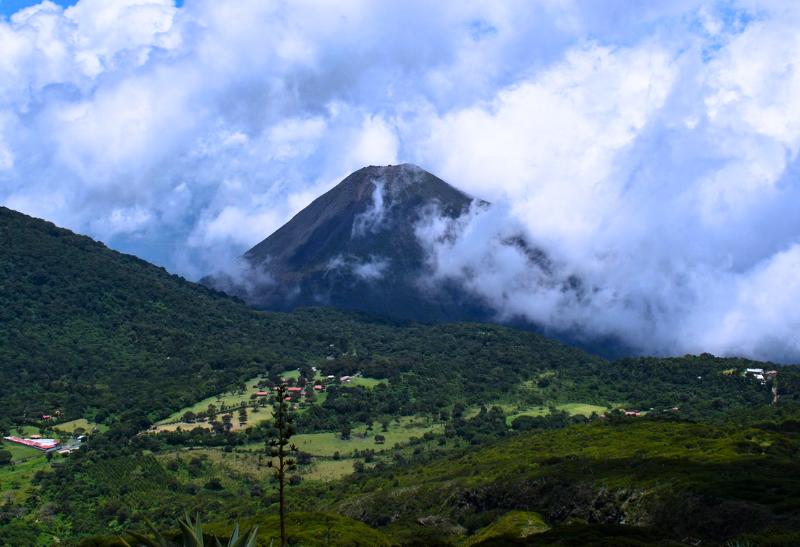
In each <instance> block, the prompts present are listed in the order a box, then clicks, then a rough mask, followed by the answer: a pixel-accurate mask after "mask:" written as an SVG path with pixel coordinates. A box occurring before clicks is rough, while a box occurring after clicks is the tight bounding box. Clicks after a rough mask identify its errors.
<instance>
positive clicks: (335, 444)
mask: <svg viewBox="0 0 800 547" xmlns="http://www.w3.org/2000/svg"><path fill="white" fill-rule="evenodd" d="M442 431H443V427H442V425H441V424H440V423H432V422H430V421H428V420H425V419H422V418H413V417H408V418H401V420H400V423H399V424H398V423H397V422H394V421H393V422H391V423H390V424H389V431H386V432H382V431H381V427H380V425H379V424H377V423H375V424H374V425H373V430H372V432H371V433H370V434H369V436H367V437H364V433H365V432H366V426H364V425H361V426H358V427H354V428H353V429H352V432H351V436H350V439H347V440H343V439H342V438H341V434H340V433H338V432H335V433H334V432H326V433H307V434H303V435H295V436H294V437H292V442H293V443H294V444H295V445H296V446H297V448H298V449H300V450H302V451H303V452H308V453H309V454H312V455H314V456H327V457H330V456H333V455H334V453H336V452H339V454H341V455H342V456H343V457H345V456H347V455H349V454H351V453H352V452H353V451H354V450H364V449H367V448H369V449H372V450H375V451H376V452H378V451H382V450H388V449H391V448H392V447H393V446H394V445H395V443H400V444H402V443H406V442H408V440H409V439H410V438H411V437H422V436H423V435H424V434H425V433H428V432H433V433H441V432H442ZM375 435H383V436H384V437H385V438H386V441H385V442H384V444H383V445H379V444H375Z"/></svg>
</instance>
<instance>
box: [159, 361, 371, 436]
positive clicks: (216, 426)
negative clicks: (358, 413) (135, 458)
mask: <svg viewBox="0 0 800 547" xmlns="http://www.w3.org/2000/svg"><path fill="white" fill-rule="evenodd" d="M306 372H307V374H308V376H305V375H303V373H302V372H301V370H300V369H297V370H291V371H286V372H284V373H282V374H280V375H279V376H277V377H272V378H270V377H269V376H268V375H262V376H258V377H256V378H251V379H249V380H247V381H245V382H243V383H241V384H240V385H239V386H237V387H236V388H235V389H232V390H231V391H228V392H225V393H220V394H217V395H215V396H212V397H208V398H206V399H203V400H202V401H199V402H197V403H195V404H193V405H191V406H189V407H185V408H183V409H181V410H179V411H177V412H175V413H173V414H172V415H170V416H169V417H167V418H165V419H163V420H161V421H159V422H157V423H156V424H154V425H153V426H152V427H150V428H149V429H148V430H147V432H146V433H161V432H166V431H178V430H184V431H186V430H190V429H194V428H197V427H200V428H203V429H211V430H212V431H214V432H216V433H226V432H231V431H234V432H235V431H238V430H241V429H244V428H245V427H248V426H253V425H257V424H259V423H261V422H263V421H266V420H268V419H269V418H270V417H271V415H272V405H273V404H274V402H275V397H276V389H277V387H278V386H279V385H283V386H284V387H285V388H286V395H285V397H284V399H285V400H286V401H287V402H288V403H289V404H290V408H291V410H293V411H303V410H304V409H305V408H307V407H308V406H309V405H312V404H321V403H322V402H324V400H325V398H326V392H327V390H328V388H330V387H331V386H340V385H348V386H351V387H355V386H363V387H366V388H371V387H373V386H375V385H376V384H378V383H380V382H382V381H385V380H381V379H376V378H368V377H365V376H363V375H362V374H361V373H360V372H356V373H354V374H352V375H342V376H335V375H333V374H328V375H325V374H324V373H323V371H322V370H321V369H319V368H317V367H311V368H310V374H309V373H308V371H306Z"/></svg>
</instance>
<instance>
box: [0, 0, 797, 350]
mask: <svg viewBox="0 0 800 547" xmlns="http://www.w3.org/2000/svg"><path fill="white" fill-rule="evenodd" d="M20 6H21V3H20V2H14V3H13V4H12V3H11V2H10V1H9V0H3V2H2V3H0V12H2V13H3V14H5V15H8V14H9V13H10V12H12V11H14V10H16V9H17V8H18V7H20ZM797 28H800V4H798V3H797V2H794V1H783V0H725V1H719V2H717V1H704V0H669V1H666V0H665V1H652V2H629V1H628V0H607V1H604V2H552V1H549V0H547V1H546V0H540V1H534V0H505V1H491V2H490V1H487V2H468V3H467V2H462V1H460V0H452V1H442V2H436V3H430V2H427V1H423V0H403V1H400V0H398V1H393V0H386V1H383V2H373V1H371V0H348V1H346V2H323V1H315V0H307V1H304V2H269V1H264V0H238V1H237V2H218V1H214V0H195V1H192V2H187V3H186V4H185V5H183V6H182V7H181V8H180V9H177V8H176V5H175V4H174V3H173V2H172V1H171V0H116V1H114V2H110V1H108V0H80V1H79V2H77V3H75V5H74V6H73V8H72V9H70V10H66V11H65V10H63V9H62V8H61V7H59V6H55V5H52V4H50V5H44V6H42V7H41V8H40V9H38V10H29V12H28V13H26V14H25V16H24V17H23V16H20V17H17V18H14V20H11V19H9V18H5V19H4V20H3V21H1V22H0V48H2V52H3V55H2V59H0V203H2V204H4V205H6V206H8V207H11V208H14V209H17V210H20V211H23V212H26V213H28V214H32V215H35V216H39V217H43V218H46V219H48V220H51V221H53V222H56V223H58V224H60V225H63V226H66V227H69V228H71V229H73V230H76V231H78V232H81V233H86V234H89V235H91V236H92V237H94V238H97V239H100V240H102V241H104V242H106V243H107V244H108V245H110V246H112V247H114V248H116V249H119V250H122V251H125V252H131V253H134V254H137V255H139V256H141V257H143V258H145V259H147V260H150V261H152V262H155V263H157V264H160V265H163V266H165V267H167V268H168V269H169V270H171V271H174V272H177V273H180V274H182V275H185V276H187V277H189V278H193V279H196V278H199V277H200V276H202V275H204V274H207V273H209V272H211V271H215V270H229V271H232V272H235V271H236V270H235V269H236V267H237V264H239V262H238V261H237V257H238V256H240V255H241V253H243V252H244V251H245V250H247V249H248V248H249V247H250V246H252V245H254V244H255V243H257V242H259V241H260V240H261V239H263V238H264V237H266V236H267V235H269V233H271V232H272V231H273V230H275V229H276V228H278V227H279V226H281V225H282V224H283V223H284V222H285V221H286V220H288V219H289V218H291V216H292V215H293V214H295V213H296V212H297V211H298V210H300V209H301V208H302V207H303V206H305V205H307V204H308V203H309V202H310V201H311V200H312V199H313V198H314V197H316V196H318V195H319V194H320V193H322V192H324V191H326V190H328V189H329V188H331V187H332V186H333V185H334V184H336V183H337V182H338V181H339V180H341V179H342V178H343V177H345V176H346V175H347V174H348V173H349V172H351V171H353V170H355V169H357V168H359V167H361V166H364V165H369V164H387V163H392V164H394V163H399V162H412V163H416V164H419V165H421V166H422V167H424V168H426V169H428V170H429V171H432V172H434V173H435V174H437V175H439V176H441V177H443V178H444V179H445V180H447V181H448V182H450V183H452V184H453V185H455V186H457V187H459V188H462V189H463V190H465V191H467V192H468V193H470V194H472V195H475V196H479V197H482V198H484V199H487V200H489V201H491V202H492V203H493V204H495V206H494V207H493V208H492V209H491V210H490V211H489V212H487V213H485V214H482V215H476V216H474V217H468V218H464V219H461V221H460V224H459V226H457V227H455V228H456V229H457V232H458V233H459V237H458V238H456V239H449V240H448V239H446V238H442V237H440V236H441V232H440V231H437V230H441V228H442V226H443V224H442V222H438V221H437V219H430V220H431V222H430V223H429V224H427V225H425V226H419V227H418V232H419V234H420V238H421V240H422V241H423V243H424V244H425V245H426V248H427V249H428V250H429V252H430V259H431V272H430V273H431V279H434V280H443V279H451V280H455V281H458V282H461V283H462V284H464V286H466V287H467V288H468V289H469V290H471V291H473V292H474V293H475V294H476V295H478V296H480V297H482V298H484V299H485V300H486V301H487V302H488V303H490V304H491V305H493V306H494V307H495V308H496V309H497V310H498V314H499V315H501V316H505V317H512V316H524V317H527V318H529V319H532V320H534V321H537V322H540V323H543V324H545V325H552V326H554V327H558V328H560V329H564V328H579V329H582V330H584V331H586V332H590V333H592V334H600V335H605V334H610V335H618V336H622V337H623V338H625V339H626V340H627V341H628V342H629V343H631V344H633V345H635V346H637V347H639V348H641V349H642V350H643V351H648V352H657V353H684V352H701V351H711V352H713V353H717V354H741V355H748V356H753V357H760V358H771V359H776V360H783V361H787V360H800V341H798V339H797V337H796V332H798V330H800V308H798V307H797V306H795V305H793V303H794V302H797V301H800V277H798V276H797V275H796V272H797V271H798V270H799V269H800V214H799V213H800V210H798V209H800V205H798V204H800V179H798V176H797V174H798V173H800V166H798V159H797V155H798V151H799V150H800V103H798V101H797V99H796V98H797V97H798V96H800V35H798V33H797V31H796V29H797ZM438 220H441V219H438ZM519 232H522V233H524V234H525V237H526V238H527V239H528V240H529V241H530V242H531V244H533V245H535V246H537V247H540V248H542V249H543V250H545V251H546V252H547V253H548V255H549V256H551V257H552V258H553V264H554V266H553V267H554V268H555V269H556V270H557V271H558V272H559V274H560V275H563V276H569V275H573V274H574V275H577V276H579V277H580V278H581V279H583V280H584V282H585V284H586V286H587V287H589V288H590V290H587V292H586V293H585V294H584V295H583V296H582V297H580V298H576V297H573V296H572V295H564V294H563V293H562V291H560V290H559V287H556V286H551V285H548V283H547V282H546V280H542V279H539V278H538V277H537V273H536V271H535V270H534V269H531V268H530V267H529V264H528V263H527V262H526V260H525V257H523V256H520V254H519V253H518V252H517V251H514V249H511V248H508V247H507V246H504V245H503V244H502V242H503V241H505V240H507V239H508V236H509V235H510V234H514V233H519Z"/></svg>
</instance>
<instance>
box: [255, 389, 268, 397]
mask: <svg viewBox="0 0 800 547" xmlns="http://www.w3.org/2000/svg"><path fill="white" fill-rule="evenodd" d="M267 395H269V391H264V390H261V391H256V396H257V397H266V396H267Z"/></svg>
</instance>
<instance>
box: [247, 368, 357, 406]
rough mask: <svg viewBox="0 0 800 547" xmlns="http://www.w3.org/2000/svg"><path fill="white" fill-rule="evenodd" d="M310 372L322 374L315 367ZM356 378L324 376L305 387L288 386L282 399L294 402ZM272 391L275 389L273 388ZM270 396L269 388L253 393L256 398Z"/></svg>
mask: <svg viewBox="0 0 800 547" xmlns="http://www.w3.org/2000/svg"><path fill="white" fill-rule="evenodd" d="M311 370H312V371H313V372H315V373H319V374H321V373H322V371H320V370H318V369H317V368H316V367H312V369H311ZM358 376H359V374H356V375H354V376H340V377H339V378H338V379H337V378H336V376H335V375H333V374H330V375H328V376H326V377H325V378H324V379H321V380H316V381H315V382H313V383H308V384H306V386H305V387H300V386H289V387H287V388H286V391H287V393H288V394H287V395H286V397H284V399H285V400H287V401H296V400H298V399H301V398H304V397H305V396H306V394H307V393H309V392H313V393H322V392H323V391H325V388H326V386H327V385H330V384H332V383H335V382H336V381H337V380H338V382H339V383H340V384H349V383H350V382H352V381H353V380H354V379H355V378H357V377H358ZM272 389H273V390H274V389H275V388H274V387H273V388H272ZM270 395H272V392H271V391H270V388H269V387H260V388H259V389H258V391H256V392H255V396H256V397H269V396H270Z"/></svg>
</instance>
